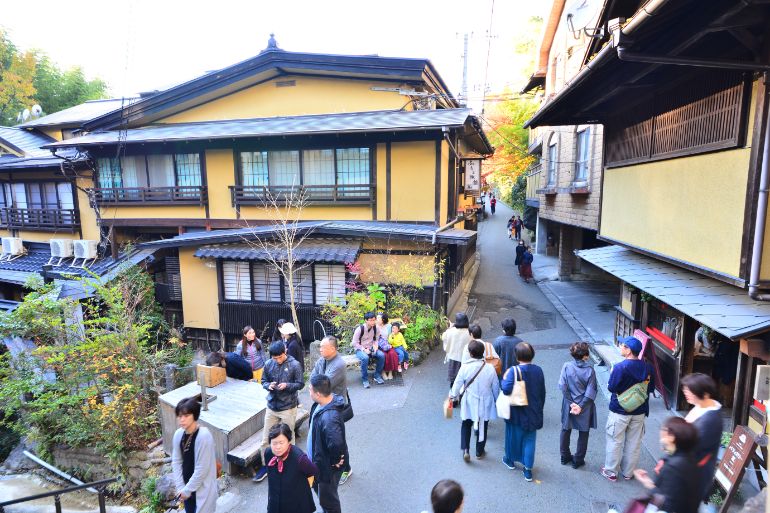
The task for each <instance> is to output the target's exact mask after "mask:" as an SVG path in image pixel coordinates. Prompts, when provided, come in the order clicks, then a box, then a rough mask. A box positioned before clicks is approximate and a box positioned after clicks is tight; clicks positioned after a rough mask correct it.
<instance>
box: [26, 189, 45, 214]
mask: <svg viewBox="0 0 770 513" xmlns="http://www.w3.org/2000/svg"><path fill="white" fill-rule="evenodd" d="M41 185H42V184H40V183H31V184H29V186H28V189H27V190H28V192H29V205H28V206H29V208H31V209H33V210H40V209H42V208H43V206H44V202H43V195H42V194H41V192H40V187H41Z"/></svg>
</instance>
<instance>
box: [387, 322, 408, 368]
mask: <svg viewBox="0 0 770 513" xmlns="http://www.w3.org/2000/svg"><path fill="white" fill-rule="evenodd" d="M391 329H392V331H391V334H390V336H389V337H388V343H389V344H390V346H391V347H392V348H393V350H394V351H395V352H396V354H398V372H403V371H404V370H406V369H408V368H409V353H407V352H406V350H407V349H409V348H408V347H407V346H406V340H405V339H404V335H403V334H402V333H401V323H400V322H394V323H393V324H391ZM402 365H403V368H402Z"/></svg>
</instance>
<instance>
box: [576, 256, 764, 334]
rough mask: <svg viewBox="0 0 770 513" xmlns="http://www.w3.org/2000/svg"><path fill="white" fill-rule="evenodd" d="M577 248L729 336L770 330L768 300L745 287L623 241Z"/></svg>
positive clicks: (620, 276)
mask: <svg viewBox="0 0 770 513" xmlns="http://www.w3.org/2000/svg"><path fill="white" fill-rule="evenodd" d="M575 254H576V255H577V256H578V257H580V258H582V259H583V260H585V261H587V262H589V263H591V264H593V265H595V266H597V267H598V268H600V269H602V270H604V271H606V272H608V273H610V274H612V275H613V276H615V277H617V278H618V279H620V280H622V281H624V282H626V283H629V284H631V285H633V286H634V287H636V288H638V289H640V290H642V291H644V292H646V293H647V294H650V295H651V296H654V297H655V298H657V299H659V300H660V301H662V302H664V303H666V304H667V305H670V306H671V307H673V308H675V309H676V310H678V311H680V312H682V313H683V314H685V315H687V316H688V317H692V318H693V319H695V320H696V321H698V322H700V323H701V324H703V325H705V326H708V327H709V328H712V329H714V330H715V331H718V332H719V333H721V334H722V335H724V336H725V337H727V338H729V339H732V340H737V339H740V338H745V337H750V336H752V335H756V334H759V333H763V332H766V331H770V302H764V301H755V300H753V299H751V298H750V297H749V295H748V293H747V291H746V290H745V289H742V288H739V287H733V286H731V285H727V284H726V283H723V282H721V281H717V280H715V279H712V278H707V277H705V276H702V275H700V274H698V273H695V272H692V271H688V270H685V269H682V268H680V267H677V266H675V265H672V264H668V263H666V262H661V261H660V260H657V259H655V258H651V257H647V256H644V255H641V254H639V253H636V252H634V251H632V250H630V249H627V248H624V247H621V246H607V247H603V248H596V249H588V250H582V251H576V252H575Z"/></svg>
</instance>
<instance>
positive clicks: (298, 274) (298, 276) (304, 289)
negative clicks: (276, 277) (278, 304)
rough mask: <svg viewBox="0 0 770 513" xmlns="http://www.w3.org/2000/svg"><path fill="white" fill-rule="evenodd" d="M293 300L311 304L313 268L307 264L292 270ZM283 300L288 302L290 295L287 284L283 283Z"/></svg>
mask: <svg viewBox="0 0 770 513" xmlns="http://www.w3.org/2000/svg"><path fill="white" fill-rule="evenodd" d="M293 282H294V302H295V303H301V304H306V305H312V304H313V270H312V269H311V267H310V266H309V265H308V266H306V267H302V268H300V269H295V271H294V279H293ZM283 289H284V300H285V301H286V302H287V303H288V302H289V301H290V298H291V296H290V295H289V284H288V283H284V286H283Z"/></svg>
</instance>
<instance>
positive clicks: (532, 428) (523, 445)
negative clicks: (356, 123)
mask: <svg viewBox="0 0 770 513" xmlns="http://www.w3.org/2000/svg"><path fill="white" fill-rule="evenodd" d="M534 358H535V349H534V348H533V347H532V346H531V345H530V344H528V343H526V342H519V343H518V344H516V359H517V360H518V361H519V365H517V366H515V367H511V368H510V369H508V370H507V371H506V372H505V374H504V375H503V382H502V384H501V390H502V391H503V394H505V395H510V396H512V397H511V413H510V418H508V419H506V421H505V456H503V464H505V466H506V467H508V468H509V469H511V470H514V469H515V468H516V463H521V464H522V465H524V479H525V480H527V481H532V467H533V466H534V465H535V445H536V441H537V430H538V429H541V428H542V427H543V407H544V406H545V377H544V376H543V369H541V368H540V367H538V366H537V365H534V364H533V363H532V360H534ZM514 404H515V405H514Z"/></svg>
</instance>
